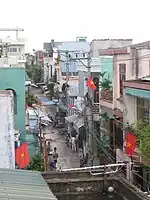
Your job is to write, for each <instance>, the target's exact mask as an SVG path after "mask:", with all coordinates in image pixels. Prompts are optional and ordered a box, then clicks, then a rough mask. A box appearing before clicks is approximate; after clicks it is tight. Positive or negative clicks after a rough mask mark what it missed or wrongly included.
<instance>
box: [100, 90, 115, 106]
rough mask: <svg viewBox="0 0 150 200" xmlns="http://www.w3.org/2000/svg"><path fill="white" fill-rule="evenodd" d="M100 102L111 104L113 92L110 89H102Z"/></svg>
mask: <svg viewBox="0 0 150 200" xmlns="http://www.w3.org/2000/svg"><path fill="white" fill-rule="evenodd" d="M100 99H101V100H104V101H107V102H109V103H112V102H113V90H112V89H111V90H110V89H104V90H102V91H101V97H100Z"/></svg>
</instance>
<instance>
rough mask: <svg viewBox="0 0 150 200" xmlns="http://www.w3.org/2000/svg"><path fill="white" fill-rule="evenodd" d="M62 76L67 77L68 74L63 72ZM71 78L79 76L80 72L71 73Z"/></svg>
mask: <svg viewBox="0 0 150 200" xmlns="http://www.w3.org/2000/svg"><path fill="white" fill-rule="evenodd" d="M61 75H62V76H66V75H67V73H66V72H62V73H61ZM69 76H78V72H69Z"/></svg>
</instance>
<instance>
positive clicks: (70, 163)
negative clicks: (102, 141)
mask: <svg viewBox="0 0 150 200" xmlns="http://www.w3.org/2000/svg"><path fill="white" fill-rule="evenodd" d="M31 92H32V93H34V94H35V95H36V96H37V97H38V98H39V99H40V98H45V96H44V95H43V94H42V93H41V90H40V89H36V88H32V90H31ZM42 111H43V113H45V115H47V114H48V113H50V114H51V115H54V114H55V112H56V107H55V106H47V105H46V106H42ZM43 132H44V133H46V139H51V140H52V144H51V145H52V149H54V147H56V148H57V152H58V163H57V168H58V169H59V168H61V169H66V168H76V167H80V157H79V153H78V152H72V150H71V148H70V147H68V146H67V144H66V138H65V135H61V134H60V129H57V128H53V127H52V125H50V126H48V127H46V128H45V129H44V130H43Z"/></svg>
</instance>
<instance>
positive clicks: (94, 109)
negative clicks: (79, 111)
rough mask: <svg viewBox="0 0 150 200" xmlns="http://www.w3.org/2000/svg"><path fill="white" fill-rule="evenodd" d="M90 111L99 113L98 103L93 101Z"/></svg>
mask: <svg viewBox="0 0 150 200" xmlns="http://www.w3.org/2000/svg"><path fill="white" fill-rule="evenodd" d="M92 112H93V114H99V103H93V105H92Z"/></svg>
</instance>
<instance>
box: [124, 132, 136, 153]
mask: <svg viewBox="0 0 150 200" xmlns="http://www.w3.org/2000/svg"><path fill="white" fill-rule="evenodd" d="M135 148H136V136H135V135H133V134H132V133H126V154H127V155H128V156H132V155H133V154H134V150H135Z"/></svg>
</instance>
